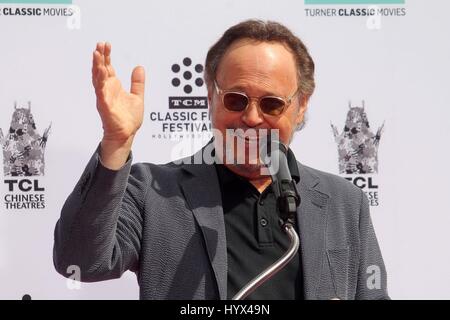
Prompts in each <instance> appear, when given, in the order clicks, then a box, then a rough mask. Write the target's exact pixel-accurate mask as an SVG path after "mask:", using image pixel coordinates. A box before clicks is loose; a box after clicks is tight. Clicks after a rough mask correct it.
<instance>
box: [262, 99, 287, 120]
mask: <svg viewBox="0 0 450 320" xmlns="http://www.w3.org/2000/svg"><path fill="white" fill-rule="evenodd" d="M260 105H261V110H262V112H264V113H266V114H270V115H272V116H277V115H279V114H280V113H281V112H282V111H283V108H284V101H283V100H282V99H279V98H275V97H264V98H262V99H261V100H260Z"/></svg>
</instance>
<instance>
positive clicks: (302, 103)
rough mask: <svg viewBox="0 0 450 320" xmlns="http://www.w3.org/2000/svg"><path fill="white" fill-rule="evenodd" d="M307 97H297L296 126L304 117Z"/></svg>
mask: <svg viewBox="0 0 450 320" xmlns="http://www.w3.org/2000/svg"><path fill="white" fill-rule="evenodd" d="M308 102H309V97H301V98H300V99H299V108H298V112H297V116H296V118H295V124H296V126H297V127H298V126H299V125H300V124H301V123H302V122H303V120H304V119H305V113H306V109H307V108H308Z"/></svg>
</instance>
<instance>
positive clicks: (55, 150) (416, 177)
mask: <svg viewBox="0 0 450 320" xmlns="http://www.w3.org/2000/svg"><path fill="white" fill-rule="evenodd" d="M449 11H450V3H449V2H448V1H447V0H430V1H425V0H383V1H382V0H367V1H362V0H359V1H358V0H356V1H351V0H321V1H319V0H289V1H288V0H278V1H268V0H266V1H261V0H246V1H240V0H220V1H207V0H193V1H181V0H178V1H174V0H170V1H143V0H142V1H138V0H130V1H108V0H95V1H88V0H72V1H70V0H64V1H58V0H54V1H0V30H1V31H0V35H1V38H0V48H1V50H0V128H1V135H0V139H1V140H0V141H1V147H2V152H1V153H0V159H1V161H2V166H1V167H2V169H0V299H22V298H25V299H27V298H28V299H29V298H31V299H137V298H138V297H139V295H138V285H137V282H136V276H135V275H134V274H133V273H131V272H127V273H125V274H124V275H123V277H122V278H121V279H118V280H112V281H106V282H100V283H91V284H86V283H79V282H76V281H74V280H73V279H76V277H77V274H76V273H77V270H68V274H67V275H68V277H69V279H66V278H64V277H62V276H61V275H59V274H57V273H56V271H55V270H54V267H53V262H52V247H53V231H54V227H55V223H56V221H57V219H58V217H59V214H60V210H61V207H62V205H63V203H64V201H65V199H66V197H67V196H68V195H69V193H70V192H71V190H72V189H73V187H74V186H75V184H76V182H77V181H78V179H79V177H80V175H81V173H82V171H83V169H84V166H85V165H86V164H87V161H88V160H89V158H90V156H91V155H92V153H93V152H94V150H95V148H96V147H97V145H98V143H99V141H100V139H101V136H102V127H101V122H100V118H99V116H98V114H97V111H96V106H95V95H94V90H93V88H92V84H91V74H90V72H91V59H92V52H93V50H94V49H95V45H96V43H97V42H99V41H109V42H111V43H112V46H113V53H112V59H113V64H114V66H115V68H116V71H117V73H118V75H119V77H120V79H121V80H122V82H123V84H124V86H126V87H128V86H129V84H130V74H131V70H132V68H133V67H134V66H136V65H143V66H144V67H145V68H146V71H147V76H148V84H147V88H146V97H145V98H146V105H145V108H146V109H145V120H144V124H143V127H142V128H141V130H140V132H139V135H138V137H137V138H136V142H135V145H134V149H133V152H134V161H135V162H153V163H165V162H168V161H171V160H174V159H176V158H179V157H181V156H184V155H188V154H190V153H192V152H194V151H195V150H197V149H199V148H201V147H202V145H204V144H205V143H206V142H207V141H208V140H209V139H210V137H211V133H210V131H209V130H210V124H209V119H208V117H209V116H208V109H207V107H208V106H207V102H206V88H205V84H204V80H203V71H204V60H205V57H206V53H207V51H208V49H209V48H210V46H211V45H212V44H213V43H214V42H215V41H216V40H217V39H218V38H219V37H220V36H221V35H222V33H223V32H224V31H225V30H226V29H227V28H228V27H230V26H231V25H233V24H235V23H237V22H240V21H243V20H246V19H250V18H257V19H264V20H275V21H278V22H281V23H283V24H285V25H286V26H288V27H289V28H290V29H291V30H292V31H293V32H294V33H296V34H297V35H298V36H299V37H300V38H301V39H302V40H303V41H304V42H305V44H306V45H307V46H308V48H309V50H310V53H311V55H312V57H313V58H314V60H315V63H316V68H317V69H316V83H317V90H316V91H315V93H314V95H313V97H312V99H311V101H310V103H309V108H308V115H307V118H308V119H307V123H306V126H305V127H304V129H303V130H301V131H299V132H297V133H296V136H295V139H294V141H293V143H292V146H291V148H292V149H293V151H294V152H295V154H296V156H297V159H298V160H299V161H301V162H302V163H304V164H306V165H309V166H312V167H314V168H317V169H320V170H323V171H327V172H331V173H334V174H338V175H341V176H342V177H344V178H346V179H348V180H350V181H352V182H353V183H354V184H355V185H357V186H358V187H360V188H362V189H363V190H364V191H365V192H366V194H367V196H368V198H369V201H370V204H371V215H372V219H373V222H374V225H375V229H376V233H377V236H378V239H379V242H380V246H381V249H382V252H383V256H384V259H385V263H386V267H387V271H388V285H389V293H390V295H391V297H392V298H393V299H450V273H449V272H448V266H449V265H450V250H449V249H448V247H449V245H450V232H449V228H450V202H449V201H448V199H449V196H450V188H449V181H450V170H449V163H450V150H449V146H450V143H449V142H448V137H449V136H450V90H449V84H450V81H449V80H450V42H449V41H448V39H449V32H450V19H449V18H448V15H449ZM344 127H347V128H348V130H349V131H350V132H352V134H351V135H349V134H348V131H345V130H344ZM360 145H363V146H364V148H366V150H367V152H365V153H364V158H363V159H356V158H355V156H354V154H355V151H357V148H358V147H359V146H360ZM359 162H361V163H363V165H357V163H359Z"/></svg>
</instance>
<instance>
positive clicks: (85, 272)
mask: <svg viewBox="0 0 450 320" xmlns="http://www.w3.org/2000/svg"><path fill="white" fill-rule="evenodd" d="M98 150H99V149H97V151H96V152H95V153H94V155H93V156H92V158H91V159H90V161H89V163H88V165H87V166H86V168H85V170H84V172H83V174H82V176H81V179H80V180H79V181H78V183H77V185H76V186H75V189H74V190H73V191H72V193H71V194H70V195H69V197H68V198H67V200H66V202H65V204H64V206H63V208H62V211H61V217H60V218H59V220H58V222H57V224H56V227H55V234H54V236H55V239H54V248H53V262H54V265H55V268H56V270H57V271H58V273H60V274H61V275H63V276H65V277H68V276H71V274H69V269H70V270H73V269H72V268H74V267H76V268H79V269H78V270H79V271H80V275H81V279H80V281H83V282H94V281H101V280H108V279H114V278H119V277H120V276H121V275H122V274H123V273H124V272H125V271H127V270H131V271H134V272H137V271H138V265H139V252H140V246H141V236H142V222H143V218H142V215H143V210H144V199H145V192H146V181H147V180H146V173H145V172H144V170H143V169H142V167H135V166H133V168H132V167H131V162H132V158H131V154H130V156H129V158H128V161H127V163H126V164H125V165H124V166H123V167H122V168H121V169H119V170H117V171H113V170H109V169H107V168H105V167H104V166H103V165H102V164H101V162H100V160H99V153H98Z"/></svg>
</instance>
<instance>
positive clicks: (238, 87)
mask: <svg viewBox="0 0 450 320" xmlns="http://www.w3.org/2000/svg"><path fill="white" fill-rule="evenodd" d="M225 91H238V92H243V93H245V94H248V93H247V88H245V87H243V86H241V85H236V86H233V87H230V88H229V89H225ZM261 92H262V94H261V95H260V96H261V97H265V96H278V97H281V96H282V95H280V94H277V93H275V92H273V91H269V90H264V89H262V90H261Z"/></svg>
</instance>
